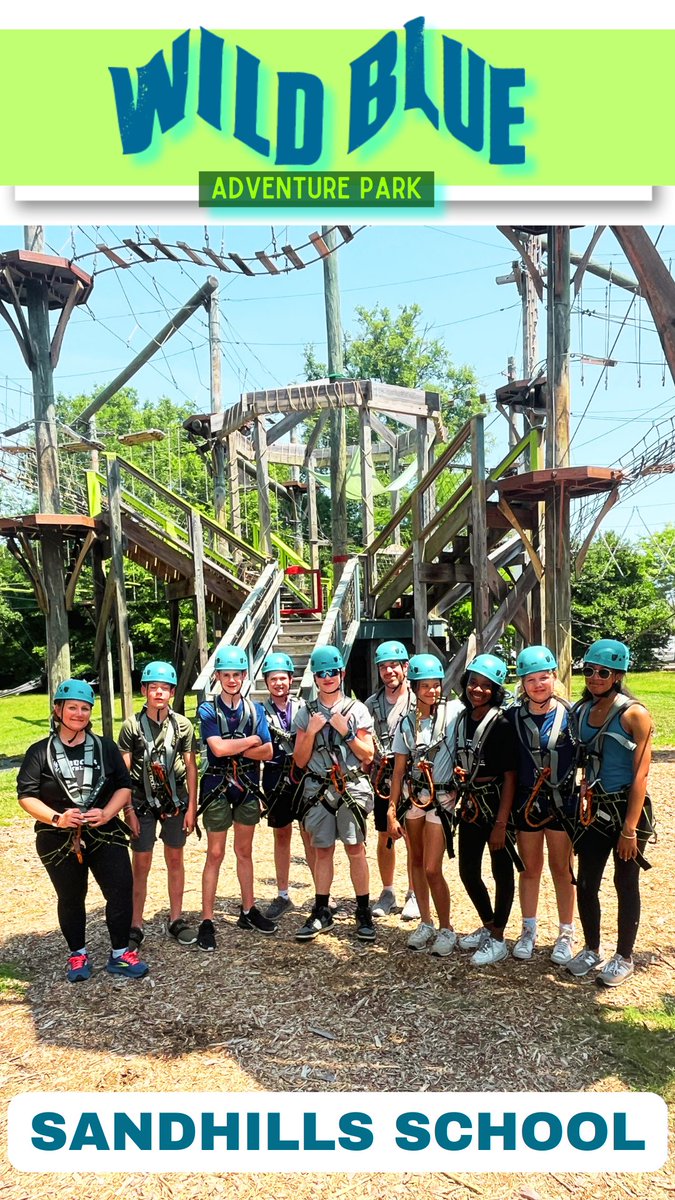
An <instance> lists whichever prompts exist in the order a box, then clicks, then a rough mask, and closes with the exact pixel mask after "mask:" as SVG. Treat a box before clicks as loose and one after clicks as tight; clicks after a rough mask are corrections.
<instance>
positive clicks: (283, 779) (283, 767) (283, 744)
mask: <svg viewBox="0 0 675 1200" xmlns="http://www.w3.org/2000/svg"><path fill="white" fill-rule="evenodd" d="M288 705H290V727H289V728H288V729H286V727H285V726H284V723H283V721H282V719H281V715H280V713H279V709H278V708H277V706H276V704H275V703H274V702H273V700H272V699H267V700H263V701H262V706H263V708H264V710H265V713H266V714H267V718H268V723H269V727H270V732H271V734H272V741H273V742H274V743H276V745H277V746H279V747H280V748H281V749H282V750H283V754H284V758H283V762H281V763H278V764H274V769H275V770H278V777H277V782H276V784H275V785H274V788H273V789H272V791H271V792H263V795H264V804H263V807H264V814H265V816H266V817H268V818H269V816H270V814H271V813H272V812H273V811H274V808H275V807H276V805H277V804H278V802H279V800H280V799H281V797H282V796H283V795H285V794H286V793H291V807H292V811H293V817H294V818H295V815H296V811H297V804H296V802H297V793H298V789H299V786H300V784H301V783H302V780H303V779H304V777H305V773H304V771H303V772H302V773H301V774H300V775H297V774H296V773H295V772H294V770H293V746H294V743H295V736H294V734H293V732H292V729H293V721H294V720H295V716H296V714H297V712H298V709H299V708H300V701H299V700H296V699H295V698H294V697H293V696H291V697H290V699H289V701H288ZM288 705H287V710H288ZM270 765H272V764H270Z"/></svg>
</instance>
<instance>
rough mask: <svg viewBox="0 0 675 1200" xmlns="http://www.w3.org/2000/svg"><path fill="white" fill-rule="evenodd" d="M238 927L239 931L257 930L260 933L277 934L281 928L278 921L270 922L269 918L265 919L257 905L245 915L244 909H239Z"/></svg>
mask: <svg viewBox="0 0 675 1200" xmlns="http://www.w3.org/2000/svg"><path fill="white" fill-rule="evenodd" d="M237 925H238V927H239V929H257V931H258V933H268V934H269V933H276V931H277V929H278V928H279V926H278V925H277V923H276V921H270V919H269V917H264V916H263V915H262V913H261V911H260V909H259V908H256V906H255V904H253V905H252V906H251V908H249V910H248V912H247V913H245V912H244V910H243V908H240V909H239V916H238V917H237Z"/></svg>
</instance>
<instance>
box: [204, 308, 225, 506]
mask: <svg viewBox="0 0 675 1200" xmlns="http://www.w3.org/2000/svg"><path fill="white" fill-rule="evenodd" d="M206 308H207V311H208V314H209V349H210V356H211V412H213V413H219V412H222V409H223V394H222V382H221V381H222V375H221V356H220V303H219V299H218V289H217V288H216V289H215V291H214V292H212V294H211V296H210V297H209V299H208V300H207V301H206ZM226 495H227V489H226V486H225V447H224V446H223V443H222V441H220V439H218V438H217V439H216V441H215V442H214V445H213V507H214V509H215V514H216V521H218V524H219V525H224V524H225V499H226Z"/></svg>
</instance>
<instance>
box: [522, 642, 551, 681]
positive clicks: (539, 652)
mask: <svg viewBox="0 0 675 1200" xmlns="http://www.w3.org/2000/svg"><path fill="white" fill-rule="evenodd" d="M557 669H558V663H557V662H556V657H555V654H554V653H553V651H552V650H549V648H548V646H527V648H526V649H525V650H521V652H520V654H519V655H518V657H517V659H516V675H517V676H518V677H519V679H522V678H523V676H524V675H534V673H535V671H557Z"/></svg>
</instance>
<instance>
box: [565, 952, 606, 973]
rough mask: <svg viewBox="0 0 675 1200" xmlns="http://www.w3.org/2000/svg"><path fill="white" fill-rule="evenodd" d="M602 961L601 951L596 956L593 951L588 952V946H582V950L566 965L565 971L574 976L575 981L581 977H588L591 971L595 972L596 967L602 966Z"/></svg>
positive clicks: (603, 959) (603, 958)
mask: <svg viewBox="0 0 675 1200" xmlns="http://www.w3.org/2000/svg"><path fill="white" fill-rule="evenodd" d="M604 961H605V957H604V955H603V953H602V951H600V953H599V954H596V952H595V950H589V949H588V946H584V948H583V950H580V951H579V953H578V954H576V955H575V956H574V958H571V959H570V961H569V962H568V963H567V970H568V971H569V972H570V975H575V976H576V977H577V979H580V978H581V977H582V975H590V973H591V971H595V970H597V968H598V967H601V966H602V964H603V963H604Z"/></svg>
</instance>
